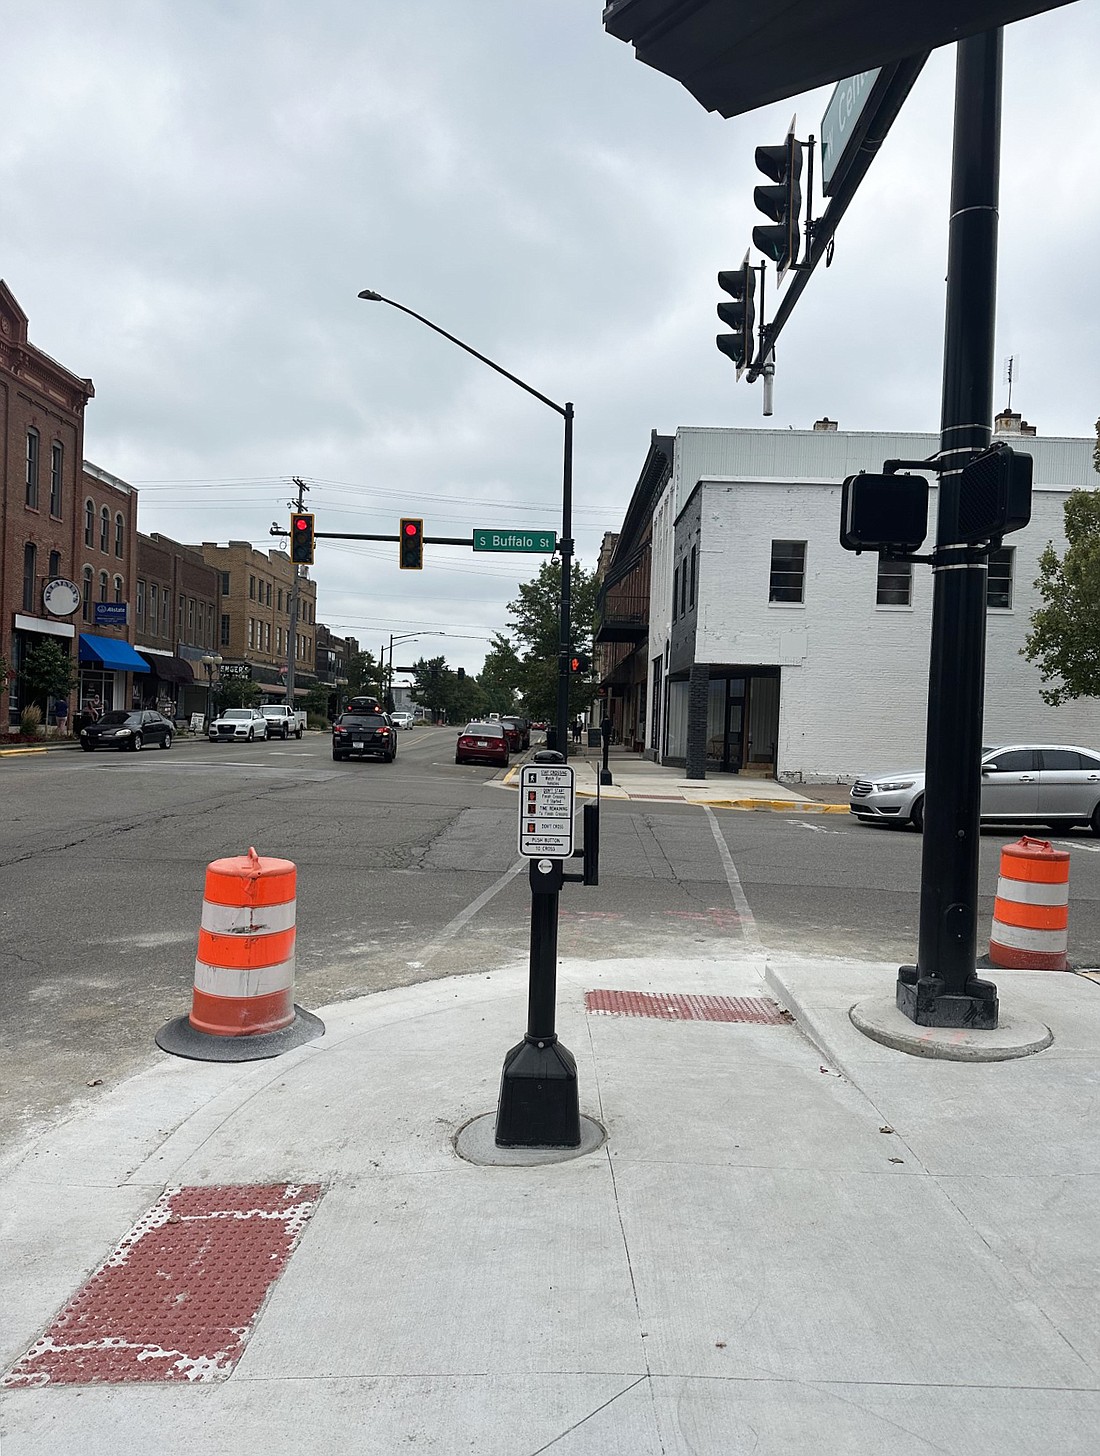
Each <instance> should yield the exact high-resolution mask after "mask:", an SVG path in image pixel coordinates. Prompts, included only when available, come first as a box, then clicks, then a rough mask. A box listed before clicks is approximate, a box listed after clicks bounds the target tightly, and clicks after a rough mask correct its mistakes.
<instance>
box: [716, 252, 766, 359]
mask: <svg viewBox="0 0 1100 1456" xmlns="http://www.w3.org/2000/svg"><path fill="white" fill-rule="evenodd" d="M718 287H719V288H721V289H722V290H723V292H725V293H728V294H729V296H730V297H731V298H732V299H733V302H732V303H720V304H719V305H718V317H719V318H720V319H721V320H722V322H723V323H724V324H728V325H729V327H730V328H731V329H732V330H733V333H732V334H717V335H716V336H715V340H714V342H715V343H716V344H717V345H718V347H719V349H721V351H722V353H723V354H726V355H728V356H729V358H731V359H732V360H733V362H734V363H735V364H736V365H737V377H738V379H740V378H741V375H742V374H743V373H744V371H745V370H746V369H747V368H748V367H749V365H750V364H751V363H752V354H753V330H754V329H755V327H756V269H755V268H753V267H752V265H751V264H750V263H749V255H748V253H746V254H745V260H744V262H743V263H742V264H741V266H740V268H733V269H730V270H729V271H727V272H723V273H719V275H718Z"/></svg>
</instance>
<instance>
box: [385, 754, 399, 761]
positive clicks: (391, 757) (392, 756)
mask: <svg viewBox="0 0 1100 1456" xmlns="http://www.w3.org/2000/svg"><path fill="white" fill-rule="evenodd" d="M396 758H397V754H396V753H387V754H386V755H385V759H386V762H387V763H393V762H395V760H396Z"/></svg>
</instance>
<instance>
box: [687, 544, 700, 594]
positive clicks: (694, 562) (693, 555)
mask: <svg viewBox="0 0 1100 1456" xmlns="http://www.w3.org/2000/svg"><path fill="white" fill-rule="evenodd" d="M697 555H698V547H696V546H693V547H692V548H691V590H690V591H689V592H688V605H689V606H691V607H693V606H694V605H695V572H696V569H697V566H698V562H697Z"/></svg>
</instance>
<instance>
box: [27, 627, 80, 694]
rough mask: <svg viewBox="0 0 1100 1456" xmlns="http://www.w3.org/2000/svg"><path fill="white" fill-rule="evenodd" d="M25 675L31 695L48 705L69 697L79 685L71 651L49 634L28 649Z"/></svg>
mask: <svg viewBox="0 0 1100 1456" xmlns="http://www.w3.org/2000/svg"><path fill="white" fill-rule="evenodd" d="M22 677H23V684H24V686H25V687H26V689H27V692H28V693H29V694H30V696H31V698H32V699H33V700H34V701H36V702H40V703H41V704H42V705H43V707H45V708H47V709H48V707H49V704H50V702H51V700H52V699H54V698H67V697H68V696H69V694H70V693H71V692H72V690H73V688H74V686H75V685H76V675H75V673H74V672H73V664H72V660H71V658H70V657H69V654H68V653H67V652H66V651H65V650H64V648H62V647H59V646H58V644H57V643H56V642H54V641H53V640H52V639H51V638H49V637H46V638H44V639H43V640H42V641H41V642H38V643H36V644H35V646H34V647H32V648H31V649H30V651H29V652H28V653H27V656H26V660H25V662H24V663H23V673H22Z"/></svg>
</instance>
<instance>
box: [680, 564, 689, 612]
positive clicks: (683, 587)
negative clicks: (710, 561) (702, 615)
mask: <svg viewBox="0 0 1100 1456" xmlns="http://www.w3.org/2000/svg"><path fill="white" fill-rule="evenodd" d="M687 605H688V564H687V562H686V561H681V563H680V616H681V617H682V616H683V615H684V614H685V612H686V611H687Z"/></svg>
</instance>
